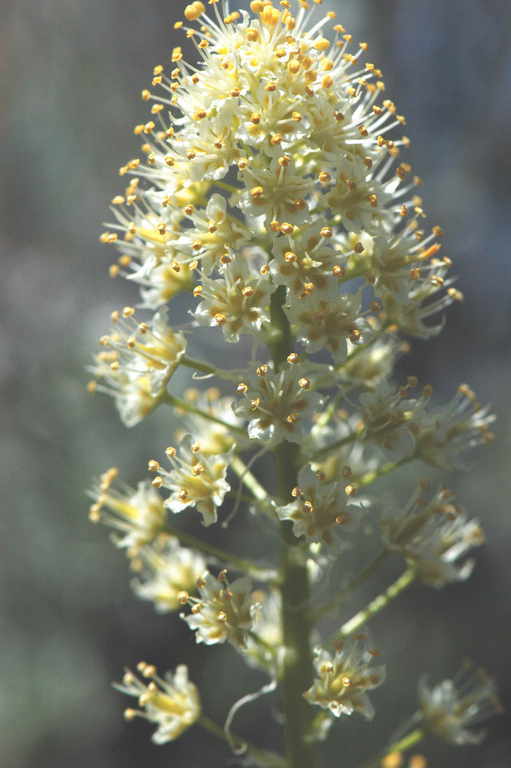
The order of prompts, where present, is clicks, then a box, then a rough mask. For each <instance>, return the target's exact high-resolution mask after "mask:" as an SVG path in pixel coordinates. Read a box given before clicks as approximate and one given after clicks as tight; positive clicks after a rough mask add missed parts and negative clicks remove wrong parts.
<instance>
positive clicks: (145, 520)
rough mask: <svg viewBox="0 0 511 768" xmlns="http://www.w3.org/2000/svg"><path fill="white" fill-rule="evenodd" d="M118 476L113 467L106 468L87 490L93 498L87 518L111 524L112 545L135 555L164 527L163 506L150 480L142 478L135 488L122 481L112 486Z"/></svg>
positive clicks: (116, 470) (164, 515) (94, 521)
mask: <svg viewBox="0 0 511 768" xmlns="http://www.w3.org/2000/svg"><path fill="white" fill-rule="evenodd" d="M118 476H119V470H118V469H116V468H115V467H112V468H111V469H107V470H106V472H104V473H103V474H102V475H101V477H100V479H99V481H98V483H97V484H96V485H95V486H94V487H93V489H92V490H91V491H90V492H89V495H90V496H91V497H92V498H93V499H94V503H93V504H92V506H91V507H90V512H89V518H90V520H91V521H92V522H93V523H97V522H102V523H105V524H106V525H109V526H110V527H112V528H113V529H114V531H116V532H118V533H117V534H116V535H115V536H114V541H115V543H116V545H117V546H118V547H120V548H122V549H127V550H128V552H129V554H130V555H131V556H136V555H138V554H139V552H140V549H141V548H142V547H144V546H145V545H146V544H149V543H150V542H151V541H153V540H154V539H155V538H156V536H158V534H160V533H161V532H162V531H163V530H164V528H165V520H166V512H165V507H164V504H163V499H162V498H161V496H160V494H159V493H158V491H157V490H156V489H155V488H153V486H152V485H151V483H149V482H147V481H142V482H140V483H139V484H138V485H137V488H136V489H135V488H130V487H129V486H128V485H124V484H119V487H116V485H115V481H116V480H117V478H118Z"/></svg>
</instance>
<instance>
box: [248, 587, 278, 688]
mask: <svg viewBox="0 0 511 768" xmlns="http://www.w3.org/2000/svg"><path fill="white" fill-rule="evenodd" d="M252 599H253V600H254V601H255V602H256V603H257V605H258V609H257V611H256V612H255V615H254V623H253V627H252V631H251V632H250V634H249V635H248V636H247V638H246V643H245V647H244V649H243V655H244V657H245V658H246V660H247V662H248V663H249V664H251V665H254V666H256V667H259V668H262V669H265V670H270V671H271V672H272V674H276V675H277V676H278V670H279V669H280V665H281V662H282V653H281V650H282V647H283V642H284V641H283V636H282V621H281V610H282V600H281V597H280V592H279V591H278V590H276V589H271V590H270V591H269V592H264V591H263V590H257V591H256V592H253V593H252Z"/></svg>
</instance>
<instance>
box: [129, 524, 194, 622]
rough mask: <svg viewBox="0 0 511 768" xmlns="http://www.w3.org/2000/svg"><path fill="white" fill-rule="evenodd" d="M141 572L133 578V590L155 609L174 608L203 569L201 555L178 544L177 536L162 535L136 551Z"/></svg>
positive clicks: (192, 587) (189, 589)
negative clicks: (175, 537)
mask: <svg viewBox="0 0 511 768" xmlns="http://www.w3.org/2000/svg"><path fill="white" fill-rule="evenodd" d="M135 566H136V570H138V571H140V576H139V577H138V578H137V579H135V580H134V581H133V584H132V586H133V591H134V592H135V594H136V595H137V597H140V598H142V600H150V601H151V602H152V603H154V606H155V608H156V610H157V611H158V613H168V612H170V611H176V610H177V609H178V608H179V606H180V605H182V601H183V596H184V595H186V594H187V593H190V592H193V591H194V590H195V588H196V584H197V580H198V579H199V577H200V576H201V575H202V574H203V573H204V570H205V569H206V561H205V559H204V557H203V556H202V555H201V554H200V553H198V552H194V551H193V550H191V549H187V548H185V547H181V546H180V544H179V542H178V541H177V539H174V538H172V537H170V536H164V537H162V538H160V539H159V540H157V541H155V542H154V543H153V544H152V545H151V544H149V545H146V546H144V547H142V549H141V550H140V551H139V552H138V556H137V558H136V562H135Z"/></svg>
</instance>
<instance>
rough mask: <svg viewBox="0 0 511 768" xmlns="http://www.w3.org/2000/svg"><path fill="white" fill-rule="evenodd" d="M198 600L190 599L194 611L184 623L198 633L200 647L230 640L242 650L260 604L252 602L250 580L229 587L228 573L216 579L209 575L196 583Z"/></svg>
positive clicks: (241, 580) (238, 581)
mask: <svg viewBox="0 0 511 768" xmlns="http://www.w3.org/2000/svg"><path fill="white" fill-rule="evenodd" d="M197 587H198V591H199V597H198V598H190V602H191V606H192V610H191V613H190V615H189V616H186V618H185V621H186V623H187V624H188V626H189V627H190V629H194V630H196V633H197V634H196V639H197V642H198V643H205V644H206V645H214V644H216V643H225V641H226V640H229V642H231V643H232V644H233V645H235V646H240V647H243V646H244V645H245V643H246V638H247V633H248V630H250V629H251V628H252V624H253V621H254V616H255V614H256V612H257V609H258V603H257V602H255V601H253V600H252V594H251V593H252V585H251V582H250V580H249V579H248V578H242V579H236V581H233V582H232V584H230V583H229V582H228V581H227V574H226V572H225V571H223V572H222V573H220V575H219V578H215V576H213V575H212V574H211V573H209V572H206V573H205V574H204V575H203V576H201V578H200V579H199V580H198V582H197Z"/></svg>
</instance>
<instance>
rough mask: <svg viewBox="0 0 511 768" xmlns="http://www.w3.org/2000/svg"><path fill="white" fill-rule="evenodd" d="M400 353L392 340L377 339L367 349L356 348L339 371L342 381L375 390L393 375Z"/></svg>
mask: <svg viewBox="0 0 511 768" xmlns="http://www.w3.org/2000/svg"><path fill="white" fill-rule="evenodd" d="M399 352H400V347H399V344H398V343H396V341H395V340H394V339H392V338H383V339H377V340H376V341H374V342H373V343H372V344H369V345H368V346H367V347H363V348H360V349H357V348H355V351H354V354H353V355H352V356H350V357H348V359H347V360H346V361H345V362H344V364H343V365H342V366H341V367H340V368H339V369H338V372H339V376H340V377H341V379H342V380H344V381H346V382H350V383H352V384H357V385H358V386H363V387H366V388H369V389H370V388H375V387H376V386H377V385H378V384H380V383H381V382H382V381H383V380H384V379H388V377H389V376H390V375H391V373H392V371H393V369H394V365H395V362H396V359H397V357H398V354H399Z"/></svg>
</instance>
